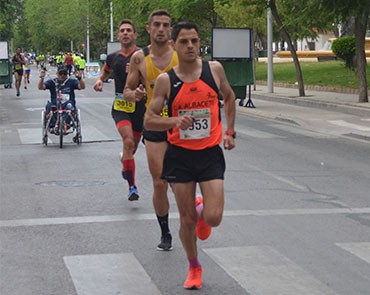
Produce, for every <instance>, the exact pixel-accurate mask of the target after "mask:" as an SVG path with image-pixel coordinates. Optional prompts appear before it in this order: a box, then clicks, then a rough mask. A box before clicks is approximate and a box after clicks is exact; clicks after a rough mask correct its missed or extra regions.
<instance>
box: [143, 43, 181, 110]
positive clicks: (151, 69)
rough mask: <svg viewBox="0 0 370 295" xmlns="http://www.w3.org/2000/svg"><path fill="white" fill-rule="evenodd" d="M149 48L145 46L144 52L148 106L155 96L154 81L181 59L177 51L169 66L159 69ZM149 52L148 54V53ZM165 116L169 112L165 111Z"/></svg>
mask: <svg viewBox="0 0 370 295" xmlns="http://www.w3.org/2000/svg"><path fill="white" fill-rule="evenodd" d="M149 50H150V49H149V48H148V47H147V48H144V50H143V52H144V55H145V64H146V83H145V90H146V95H147V101H146V107H148V106H149V103H150V100H151V99H152V96H153V88H154V82H155V79H157V77H158V76H159V75H160V74H162V73H165V72H167V71H169V70H170V69H172V68H173V67H174V66H177V65H178V63H179V59H178V57H177V53H176V51H174V52H173V55H172V59H171V62H170V63H169V64H168V66H167V67H165V68H164V69H163V70H161V69H158V68H157V67H156V66H155V65H154V64H153V61H152V59H151V57H150V54H149ZM146 53H147V54H146ZM163 115H164V117H168V113H167V115H166V113H163Z"/></svg>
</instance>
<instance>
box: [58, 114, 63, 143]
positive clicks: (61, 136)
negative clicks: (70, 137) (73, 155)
mask: <svg viewBox="0 0 370 295" xmlns="http://www.w3.org/2000/svg"><path fill="white" fill-rule="evenodd" d="M58 124H59V126H58V128H59V147H60V148H63V132H64V120H63V115H60V116H59V123H58Z"/></svg>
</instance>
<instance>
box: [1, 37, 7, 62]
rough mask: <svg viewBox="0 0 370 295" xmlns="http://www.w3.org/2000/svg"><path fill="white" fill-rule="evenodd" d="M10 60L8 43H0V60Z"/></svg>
mask: <svg viewBox="0 0 370 295" xmlns="http://www.w3.org/2000/svg"><path fill="white" fill-rule="evenodd" d="M8 58H9V51H8V42H3V41H0V59H8Z"/></svg>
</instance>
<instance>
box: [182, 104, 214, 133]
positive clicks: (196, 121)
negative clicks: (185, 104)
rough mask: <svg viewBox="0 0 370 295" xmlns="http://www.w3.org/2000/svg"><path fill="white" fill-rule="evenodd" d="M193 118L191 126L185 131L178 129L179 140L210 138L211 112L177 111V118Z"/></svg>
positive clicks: (206, 110) (202, 110) (203, 110)
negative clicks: (187, 116) (185, 116)
mask: <svg viewBox="0 0 370 295" xmlns="http://www.w3.org/2000/svg"><path fill="white" fill-rule="evenodd" d="M183 115H189V116H192V117H193V124H192V125H191V126H190V127H189V128H188V129H186V130H182V129H180V139H202V138H206V137H209V136H210V132H211V110H210V109H198V110H179V116H183Z"/></svg>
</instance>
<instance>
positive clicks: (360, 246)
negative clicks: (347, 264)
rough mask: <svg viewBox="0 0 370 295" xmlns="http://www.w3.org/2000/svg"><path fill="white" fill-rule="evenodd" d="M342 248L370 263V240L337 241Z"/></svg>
mask: <svg viewBox="0 0 370 295" xmlns="http://www.w3.org/2000/svg"><path fill="white" fill-rule="evenodd" d="M336 245H337V246H339V247H341V248H342V249H344V250H346V251H348V252H350V253H352V254H353V255H356V256H357V257H359V258H361V259H362V260H364V261H366V262H367V263H370V242H369V243H365V242H364V243H336Z"/></svg>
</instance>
